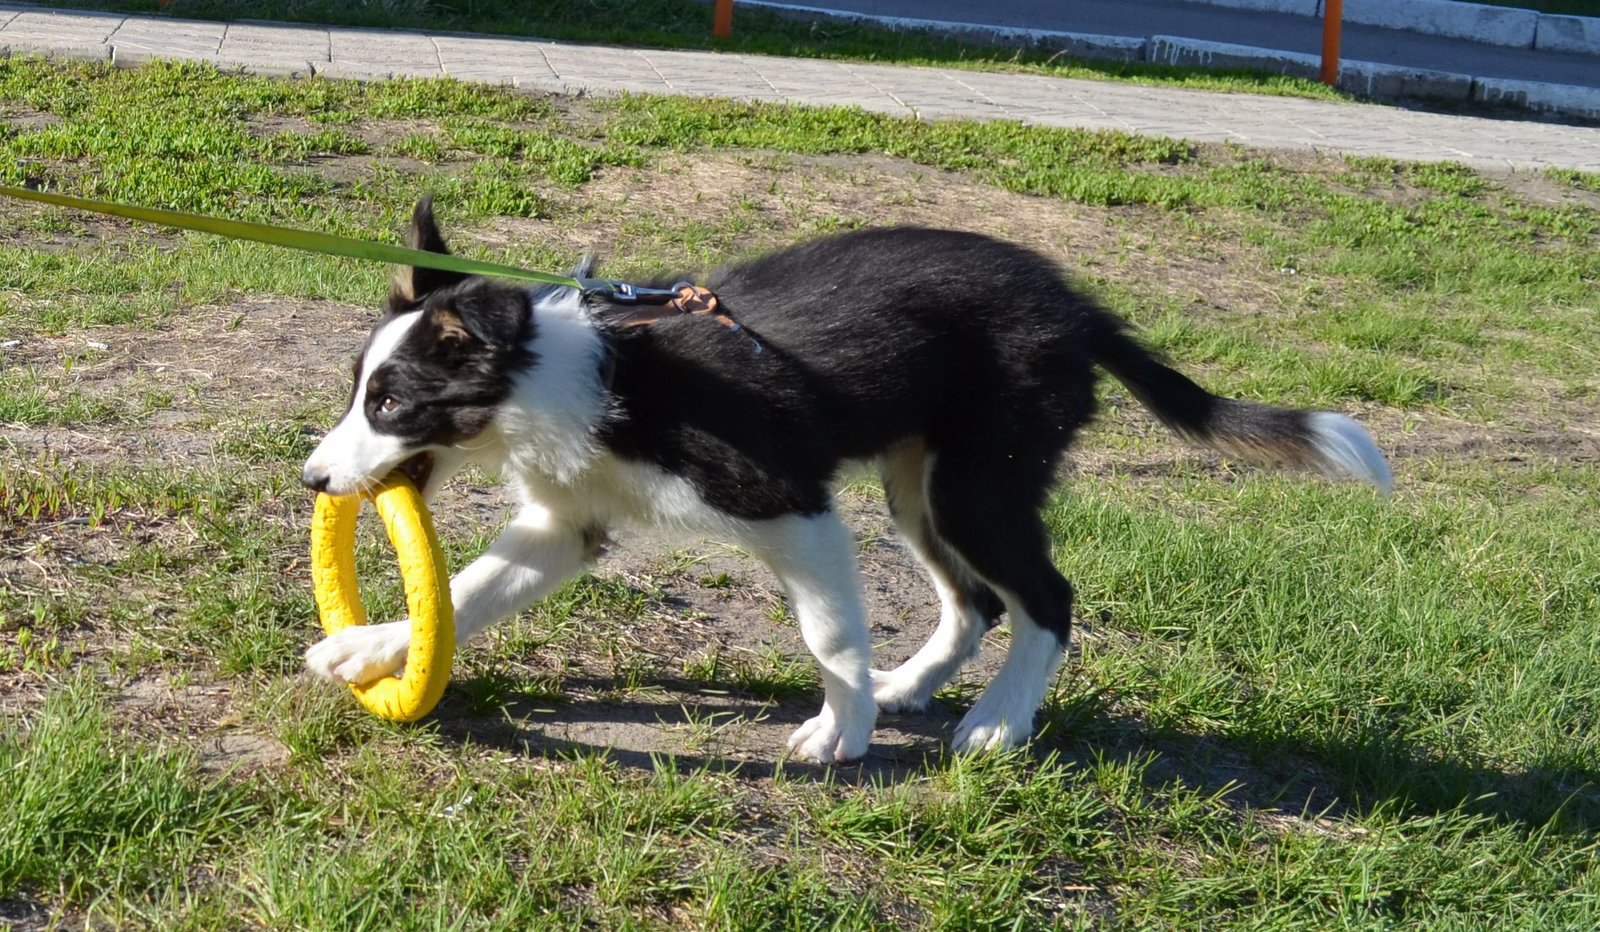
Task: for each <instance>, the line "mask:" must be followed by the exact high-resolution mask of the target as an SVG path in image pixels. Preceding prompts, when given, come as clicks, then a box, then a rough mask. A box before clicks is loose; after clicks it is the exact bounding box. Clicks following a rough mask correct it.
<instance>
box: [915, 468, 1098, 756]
mask: <svg viewBox="0 0 1600 932" xmlns="http://www.w3.org/2000/svg"><path fill="white" fill-rule="evenodd" d="M982 456H984V454H979V455H978V456H972V455H968V456H956V455H951V456H945V455H943V454H941V455H940V456H938V457H937V458H936V460H935V462H934V464H933V468H932V470H931V474H930V477H929V502H930V504H931V506H932V508H931V511H932V517H933V524H934V528H935V530H936V531H937V533H938V536H939V537H940V539H942V540H943V541H944V542H945V543H946V544H947V545H948V546H949V547H950V548H951V549H952V550H954V551H955V552H956V553H958V554H960V556H961V559H962V562H963V563H965V564H966V565H967V566H969V567H971V569H972V570H973V571H974V572H975V573H977V574H978V575H979V576H981V577H982V578H983V580H984V581H985V582H987V583H988V584H989V585H990V586H991V587H993V589H994V591H995V592H996V593H998V594H999V596H1000V598H1001V599H1002V600H1003V601H1004V602H1005V606H1006V612H1007V614H1008V615H1009V616H1010V619H1011V646H1010V648H1009V649H1008V650H1007V652H1006V658H1005V661H1004V662H1003V663H1002V664H1001V667H1000V672H999V673H997V674H996V675H995V678H994V680H993V681H992V682H991V683H990V684H989V686H988V688H986V689H985V690H984V691H983V693H982V694H981V695H980V696H978V700H977V702H975V703H973V705H972V708H971V709H969V710H968V711H967V714H966V717H965V718H963V719H962V720H961V724H960V725H959V726H957V728H956V734H955V740H954V744H955V747H956V749H957V750H960V751H977V750H985V749H1003V748H1009V747H1014V746H1016V745H1018V744H1020V743H1022V742H1023V741H1025V740H1027V738H1028V736H1029V735H1030V734H1032V732H1033V716H1034V713H1035V712H1037V711H1038V709H1039V705H1040V703H1041V702H1043V701H1044V695H1045V692H1046V690H1048V689H1049V687H1050V680H1051V677H1052V676H1054V675H1055V672H1056V668H1057V667H1058V666H1059V665H1060V663H1061V658H1062V656H1063V655H1064V653H1065V651H1066V647H1067V639H1068V635H1069V634H1070V631H1071V623H1072V586H1071V585H1070V584H1069V583H1068V582H1067V580H1066V579H1065V578H1064V577H1063V576H1062V575H1061V574H1060V573H1059V572H1058V571H1057V570H1056V568H1055V566H1054V565H1053V564H1052V563H1051V561H1050V540H1049V535H1048V534H1047V532H1046V530H1045V527H1044V522H1043V521H1041V520H1040V518H1039V513H1038V508H1039V504H1040V502H1041V500H1042V499H1043V497H1044V489H1045V487H1046V486H1047V484H1048V483H1049V479H1050V475H1051V473H1052V472H1053V468H1054V463H1053V457H1050V456H1044V457H1036V456H1025V455H1024V454H1022V453H1020V452H1019V453H1017V454H1015V456H1014V458H1011V459H1009V461H1008V462H1006V463H1004V464H1000V463H996V462H994V461H993V460H992V459H990V460H988V461H983V460H982V459H981V457H982ZM1021 463H1029V464H1030V465H1028V466H1021V465H1019V464H1021Z"/></svg>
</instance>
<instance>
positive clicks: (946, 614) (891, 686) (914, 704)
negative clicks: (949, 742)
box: [872, 445, 986, 712]
mask: <svg viewBox="0 0 1600 932" xmlns="http://www.w3.org/2000/svg"><path fill="white" fill-rule="evenodd" d="M932 470H933V457H932V456H931V455H927V454H925V453H924V452H923V450H922V448H921V446H920V445H917V446H914V447H906V448H902V449H900V450H897V451H895V452H894V453H891V454H890V455H889V456H887V457H885V458H884V477H885V479H886V480H887V482H888V489H889V494H890V495H892V496H893V505H894V516H895V524H896V525H897V526H898V527H899V528H900V533H901V537H902V539H903V540H904V541H905V544H906V546H907V547H909V548H910V550H911V552H912V554H913V555H914V556H915V557H916V558H917V562H919V563H921V564H922V568H923V569H924V570H926V571H927V573H928V578H929V579H931V580H932V581H933V588H934V591H935V592H937V593H938V594H939V625H938V627H937V628H935V629H934V632H933V635H932V636H931V637H929V638H928V641H927V643H925V644H923V645H922V648H921V649H920V650H918V651H917V652H916V653H915V654H913V655H912V656H911V657H910V658H909V659H907V660H906V661H905V662H904V663H902V664H900V666H898V667H896V668H895V669H893V670H890V671H883V670H873V671H872V692H873V698H874V699H876V700H877V703H878V708H880V709H882V710H884V711H885V712H914V711H920V710H922V709H925V708H927V706H928V701H929V700H930V699H932V698H933V691H934V690H936V689H938V688H939V687H940V686H943V685H944V684H945V683H947V682H949V681H950V678H951V677H953V676H955V674H956V671H957V670H959V669H961V665H962V664H964V663H966V662H967V661H968V660H970V659H971V658H972V657H973V656H974V655H976V654H977V652H978V649H979V646H980V644H981V642H982V639H983V632H984V628H985V627H986V620H985V619H984V618H983V616H982V614H981V613H980V612H979V611H978V610H977V608H975V607H974V606H972V605H970V604H968V603H967V601H966V600H965V599H963V598H962V597H961V595H960V592H959V590H958V589H957V586H956V581H955V580H952V579H950V578H948V576H947V575H946V570H945V569H944V568H942V567H941V566H940V565H939V563H938V562H936V561H934V560H933V559H931V558H930V555H929V554H927V553H925V552H924V546H925V545H924V543H923V534H924V528H925V525H926V523H927V521H928V492H927V482H928V475H929V474H930V473H931V472H932ZM945 558H946V561H947V562H953V561H955V560H956V559H957V558H956V557H955V555H954V554H946V555H945Z"/></svg>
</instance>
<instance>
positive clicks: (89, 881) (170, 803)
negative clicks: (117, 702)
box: [0, 679, 259, 905]
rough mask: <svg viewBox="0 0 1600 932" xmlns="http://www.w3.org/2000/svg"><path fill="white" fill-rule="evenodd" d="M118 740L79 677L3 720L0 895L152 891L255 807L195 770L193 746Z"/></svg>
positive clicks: (217, 847) (79, 896)
mask: <svg viewBox="0 0 1600 932" xmlns="http://www.w3.org/2000/svg"><path fill="white" fill-rule="evenodd" d="M119 745H120V742H119V741H118V740H117V738H116V736H115V735H114V733H113V731H112V728H111V726H110V725H109V723H108V722H107V716H106V713H105V711H104V708H103V706H102V699H101V697H100V695H99V694H98V693H97V691H96V690H95V689H94V688H92V687H91V686H90V685H88V683H87V682H86V681H84V680H82V679H80V680H77V681H74V682H73V683H72V684H71V685H69V686H67V687H65V688H63V689H60V690H57V691H55V692H53V693H52V694H51V696H50V698H49V700H48V701H47V702H46V703H45V704H44V706H43V707H42V708H41V709H40V710H39V712H38V718H37V720H36V721H35V722H34V723H33V724H32V725H31V727H29V728H27V729H22V728H20V727H18V726H17V725H15V724H12V723H7V724H5V725H0V821H3V822H4V824H5V825H6V826H8V829H7V831H6V832H4V833H3V836H0V897H11V896H14V895H16V893H17V892H18V891H19V890H24V889H29V890H51V891H54V893H55V895H56V896H59V897H61V898H62V899H63V900H64V901H66V902H69V903H74V904H79V905H82V904H86V903H89V902H91V901H94V900H95V899H97V898H98V897H101V896H111V897H118V898H121V897H128V898H130V899H131V898H139V897H145V896H151V897H153V898H159V897H161V896H163V895H168V894H170V892H171V891H173V890H174V889H175V888H178V887H181V885H182V884H183V878H184V876H185V875H186V874H187V873H188V872H189V871H190V870H194V869H199V868H201V867H202V865H204V864H206V863H208V862H209V861H210V859H211V858H214V857H217V856H219V855H221V854H222V846H223V844H224V843H225V842H226V840H227V839H230V838H232V837H234V835H235V832H236V827H237V825H238V824H239V823H240V822H241V820H244V819H248V818H250V817H252V816H253V815H255V814H256V813H257V812H258V811H259V809H258V807H257V805H256V804H255V803H253V802H252V801H250V799H249V796H248V794H246V793H245V792H244V791H243V790H242V789H240V788H236V787H229V786H226V785H222V784H218V783H215V782H210V781H207V780H204V779H202V778H201V777H200V775H199V773H198V771H197V767H196V764H195V760H194V758H193V756H192V755H190V754H187V753H184V752H181V751H175V750H171V749H161V750H154V749H152V750H151V751H150V752H148V753H141V754H131V753H128V752H127V751H126V750H125V749H124V748H123V747H121V746H119Z"/></svg>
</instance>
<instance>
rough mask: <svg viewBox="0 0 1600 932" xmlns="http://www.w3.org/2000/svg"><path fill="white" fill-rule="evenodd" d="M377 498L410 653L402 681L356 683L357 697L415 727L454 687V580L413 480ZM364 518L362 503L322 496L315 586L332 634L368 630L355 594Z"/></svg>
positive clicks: (394, 484)
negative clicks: (406, 615)
mask: <svg viewBox="0 0 1600 932" xmlns="http://www.w3.org/2000/svg"><path fill="white" fill-rule="evenodd" d="M371 498H372V504H373V506H374V507H375V508H376V509H377V511H378V516H379V517H381V518H382V519H383V526H384V528H385V529H386V530H387V531H388V532H389V543H390V544H392V545H393V546H394V550H395V554H396V556H398V557H399V560H400V578H401V581H402V582H404V584H405V590H406V607H407V608H408V609H409V610H410V612H411V648H410V651H409V652H408V653H407V654H406V669H405V673H404V674H403V675H402V676H400V677H393V676H386V677H383V678H382V679H379V680H376V681H374V682H372V683H368V684H366V685H364V686H357V685H355V684H353V683H352V684H351V686H350V691H351V692H353V693H355V695H356V698H357V699H359V700H360V701H361V704H362V705H364V706H366V707H367V708H368V709H370V710H371V711H372V712H374V713H376V714H377V715H380V716H382V717H384V718H386V719H389V720H391V721H396V722H414V721H416V720H417V719H419V718H421V717H423V716H424V715H427V714H428V713H429V712H431V711H433V707H434V706H436V705H438V704H439V699H440V697H442V696H443V695H444V687H445V684H446V683H448V682H450V664H451V661H452V660H453V659H454V653H455V646H456V624H455V614H454V610H453V609H452V607H451V605H450V576H449V574H448V573H447V572H446V570H445V563H444V552H443V551H442V550H440V549H439V538H438V536H437V535H436V534H435V533H434V531H433V519H432V517H431V516H429V514H428V506H427V505H426V504H425V503H424V502H423V501H422V496H421V495H420V494H418V493H417V488H416V486H414V485H412V484H411V482H410V480H408V479H406V478H405V477H404V476H400V475H395V476H391V477H390V478H389V479H386V480H385V481H384V483H383V485H382V486H381V487H380V488H379V489H378V491H377V492H375V493H373V494H372V496H371ZM360 513H361V497H360V496H356V495H340V496H333V495H326V494H322V495H318V496H317V504H316V509H315V511H314V513H313V514H312V517H311V585H312V589H313V590H314V591H315V593H316V597H317V611H318V612H319V613H321V615H322V627H323V629H324V630H326V631H327V632H328V633H329V634H330V635H331V634H335V633H337V632H339V631H341V630H343V629H345V628H347V627H349V626H350V625H364V624H366V623H367V612H366V609H365V608H363V607H362V605H361V593H360V592H359V591H358V589H357V587H356V553H355V536H356V516H357V515H359V514H360Z"/></svg>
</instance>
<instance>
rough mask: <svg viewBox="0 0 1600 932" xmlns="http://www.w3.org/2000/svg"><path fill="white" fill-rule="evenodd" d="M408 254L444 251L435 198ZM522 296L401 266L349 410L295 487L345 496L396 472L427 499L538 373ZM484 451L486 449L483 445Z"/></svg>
mask: <svg viewBox="0 0 1600 932" xmlns="http://www.w3.org/2000/svg"><path fill="white" fill-rule="evenodd" d="M409 244H410V245H411V246H412V247H413V248H416V249H424V250H428V251H430V252H439V253H443V252H448V251H449V250H448V249H446V247H445V243H444V238H443V237H442V236H441V235H440V234H439V228H438V225H437V224H436V223H435V222H434V218H433V208H432V204H431V201H430V199H428V198H424V199H423V200H422V201H420V202H419V203H418V204H417V207H416V211H415V213H414V214H413V215H412V218H411V231H410V236H409ZM533 326H534V325H533V318H532V314H531V312H530V302H529V293H528V291H526V290H525V289H521V288H516V287H511V286H507V285H503V284H499V283H497V282H494V281H491V280H489V279H485V278H480V277H478V276H469V275H464V274H461V273H458V272H445V271H439V270H436V269H425V268H414V267H413V268H408V269H405V270H403V271H401V273H400V274H399V275H397V276H396V278H395V281H394V285H393V287H392V288H391V290H390V292H389V301H388V304H387V307H386V308H385V313H384V316H383V319H382V320H380V321H379V322H378V325H377V326H376V327H375V328H374V329H373V331H372V335H371V336H370V337H368V339H367V343H366V346H364V347H363V348H362V350H361V352H360V353H359V354H358V355H357V356H356V360H355V382H354V385H353V387H352V389H351V393H350V405H349V407H348V408H347V409H346V410H345V413H344V416H343V417H341V418H340V419H339V422H338V423H337V424H335V425H334V426H333V429H332V430H330V431H329V432H328V434H327V436H325V437H323V438H322V442H321V443H319V444H318V445H317V448H316V450H314V451H313V452H312V454H311V457H310V458H309V459H307V460H306V464H305V469H304V470H303V471H302V473H301V481H302V482H304V483H305V485H306V486H307V487H308V488H310V489H312V490H314V491H318V492H328V493H330V494H334V495H348V494H351V493H354V492H359V491H364V490H367V489H370V488H372V487H373V486H374V485H375V484H376V483H377V482H379V481H380V480H382V479H383V478H384V477H386V476H388V475H389V474H390V473H392V472H394V471H395V470H400V471H401V472H403V473H405V474H406V475H407V476H409V477H410V478H411V480H412V481H413V482H415V483H416V485H417V487H418V488H419V489H421V490H422V492H423V494H424V495H431V494H432V493H433V492H435V491H437V489H438V487H439V486H440V485H442V484H443V483H444V482H445V481H446V480H447V479H449V478H450V476H451V475H453V474H454V473H455V472H457V471H458V470H460V468H461V467H462V466H464V465H465V464H466V463H468V462H470V461H471V460H472V459H473V457H472V456H471V449H472V447H473V446H474V440H476V439H478V438H479V437H480V435H482V434H483V433H484V431H485V429H486V428H488V427H489V425H490V423H491V422H492V420H493V418H494V415H495V412H496V410H497V409H498V408H499V407H500V405H501V404H502V403H504V402H505V400H506V398H507V397H508V396H509V394H510V392H511V390H512V382H513V378H514V376H515V374H516V373H517V372H518V371H521V370H524V369H526V368H527V367H528V366H531V365H532V364H533V361H534V360H533V354H532V352H531V351H530V350H529V349H528V346H529V344H530V343H531V342H532V340H533V335H534V334H533ZM480 443H481V441H480Z"/></svg>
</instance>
